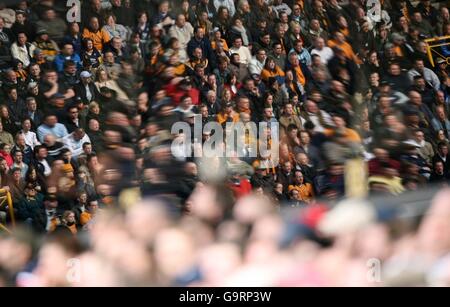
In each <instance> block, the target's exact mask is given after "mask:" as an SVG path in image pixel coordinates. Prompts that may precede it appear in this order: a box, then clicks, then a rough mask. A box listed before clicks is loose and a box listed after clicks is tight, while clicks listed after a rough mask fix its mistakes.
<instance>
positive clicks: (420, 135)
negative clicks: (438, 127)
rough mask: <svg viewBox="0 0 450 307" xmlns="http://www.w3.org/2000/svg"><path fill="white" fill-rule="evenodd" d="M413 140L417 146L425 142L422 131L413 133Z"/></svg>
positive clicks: (418, 130)
mask: <svg viewBox="0 0 450 307" xmlns="http://www.w3.org/2000/svg"><path fill="white" fill-rule="evenodd" d="M414 140H415V141H416V142H417V143H419V144H420V143H422V142H423V141H424V140H425V134H424V133H423V131H422V130H420V129H417V130H415V131H414Z"/></svg>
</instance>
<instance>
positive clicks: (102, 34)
mask: <svg viewBox="0 0 450 307" xmlns="http://www.w3.org/2000/svg"><path fill="white" fill-rule="evenodd" d="M83 38H90V39H92V41H93V42H94V47H95V48H96V49H97V50H98V51H100V52H102V50H103V47H104V45H105V44H107V43H108V42H109V41H110V40H111V37H110V36H109V33H108V32H106V31H105V30H103V29H101V30H99V31H97V32H92V31H90V30H89V29H88V28H85V29H84V31H83Z"/></svg>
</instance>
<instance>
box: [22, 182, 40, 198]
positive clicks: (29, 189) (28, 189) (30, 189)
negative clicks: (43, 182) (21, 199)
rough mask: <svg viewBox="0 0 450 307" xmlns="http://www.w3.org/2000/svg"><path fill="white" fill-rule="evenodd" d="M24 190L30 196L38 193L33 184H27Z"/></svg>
mask: <svg viewBox="0 0 450 307" xmlns="http://www.w3.org/2000/svg"><path fill="white" fill-rule="evenodd" d="M23 192H24V194H25V196H27V197H28V198H34V197H36V195H37V191H36V188H35V186H34V185H33V184H28V185H26V186H25V188H24V190H23Z"/></svg>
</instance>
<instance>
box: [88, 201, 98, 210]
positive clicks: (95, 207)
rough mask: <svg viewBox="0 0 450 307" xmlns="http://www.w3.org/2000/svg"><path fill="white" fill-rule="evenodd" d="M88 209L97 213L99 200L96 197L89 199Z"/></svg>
mask: <svg viewBox="0 0 450 307" xmlns="http://www.w3.org/2000/svg"><path fill="white" fill-rule="evenodd" d="M86 209H87V210H88V211H89V213H91V214H95V213H97V211H98V201H97V200H96V199H91V200H89V202H88V204H87V207H86Z"/></svg>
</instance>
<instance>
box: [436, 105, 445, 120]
mask: <svg viewBox="0 0 450 307" xmlns="http://www.w3.org/2000/svg"><path fill="white" fill-rule="evenodd" d="M436 115H437V118H438V119H439V120H441V121H444V120H446V119H447V114H445V107H444V106H442V105H439V106H437V107H436Z"/></svg>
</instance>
